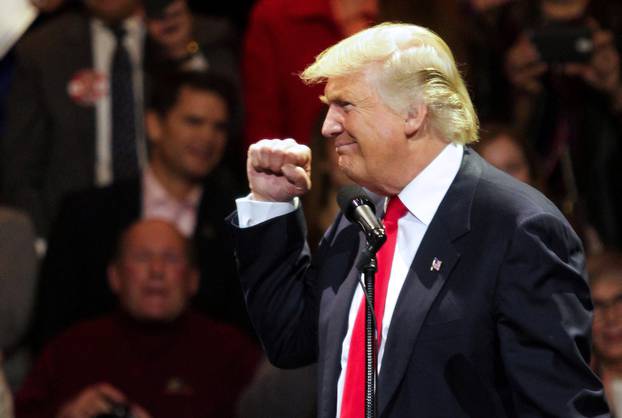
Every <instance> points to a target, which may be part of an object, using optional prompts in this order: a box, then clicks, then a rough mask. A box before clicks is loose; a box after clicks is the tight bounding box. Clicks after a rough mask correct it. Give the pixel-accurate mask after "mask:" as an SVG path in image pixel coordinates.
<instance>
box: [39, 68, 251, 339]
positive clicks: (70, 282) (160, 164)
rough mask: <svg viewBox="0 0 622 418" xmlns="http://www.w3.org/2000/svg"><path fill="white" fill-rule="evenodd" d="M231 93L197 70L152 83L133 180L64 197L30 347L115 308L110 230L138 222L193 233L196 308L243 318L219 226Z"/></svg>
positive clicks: (227, 181) (228, 194) (228, 190)
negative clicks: (109, 272) (161, 222)
mask: <svg viewBox="0 0 622 418" xmlns="http://www.w3.org/2000/svg"><path fill="white" fill-rule="evenodd" d="M230 90H231V89H227V84H226V80H223V79H222V78H220V77H217V76H215V75H209V74H205V73H175V74H171V75H169V76H167V77H165V78H163V79H161V80H159V81H158V82H157V83H156V85H154V90H153V91H154V95H153V97H152V100H151V102H150V104H149V110H148V112H147V114H146V128H147V133H148V136H149V140H150V143H151V146H150V150H151V152H150V160H149V165H148V167H147V168H146V169H145V170H144V171H143V172H142V174H141V176H140V177H137V178H134V179H129V180H125V181H118V182H115V183H114V184H112V185H111V186H108V187H105V188H99V189H91V190H87V191H83V192H78V193H75V194H73V195H70V196H68V197H67V199H65V201H64V202H63V205H62V208H61V211H60V215H59V217H58V219H57V220H56V222H55V224H54V226H53V229H52V233H51V235H50V239H49V246H48V252H47V255H46V257H45V260H44V261H43V265H42V267H41V273H40V279H39V289H38V297H37V302H36V304H35V313H34V315H35V318H34V327H33V330H32V335H33V343H34V346H35V347H36V348H37V350H38V349H39V348H40V347H41V346H42V345H43V344H44V343H45V342H46V341H48V340H49V339H50V338H51V337H53V336H54V335H56V334H57V333H58V332H60V331H62V330H64V329H66V328H67V327H68V326H69V325H71V324H73V323H75V322H77V321H78V320H81V319H86V318H92V317H94V316H97V315H101V314H103V313H105V312H109V311H110V310H111V309H112V308H113V307H114V302H115V297H114V295H113V294H112V293H111V292H110V290H109V288H108V285H107V283H106V267H107V265H108V263H109V261H110V259H111V258H112V256H113V251H114V246H115V242H116V240H117V237H118V235H119V233H120V232H121V231H122V230H124V229H125V228H126V227H127V226H128V225H129V224H131V223H132V222H135V221H136V220H137V219H140V218H154V217H155V218H161V219H166V220H168V221H169V222H172V223H174V224H175V225H176V226H177V228H178V229H179V230H180V231H181V232H182V233H183V234H184V235H185V236H186V237H188V238H191V239H192V242H193V244H194V247H195V251H196V252H197V253H198V254H201V259H200V260H199V271H200V275H201V279H200V282H199V283H200V284H199V290H198V292H197V297H196V300H195V301H196V306H197V308H199V309H200V310H201V311H203V312H206V313H207V314H209V315H210V316H213V317H215V318H217V319H221V320H224V321H226V322H230V323H233V324H235V325H240V326H244V325H245V324H247V323H248V320H247V319H246V318H247V315H246V309H245V307H244V301H243V299H242V293H241V290H240V285H239V282H238V280H237V276H236V273H235V263H234V259H233V250H232V246H231V244H230V243H229V240H228V237H229V233H228V231H226V226H225V224H224V222H223V219H224V217H225V216H226V214H227V213H228V211H229V210H230V209H231V208H232V206H233V205H232V196H234V194H235V193H236V188H237V186H236V182H234V181H231V176H230V175H229V173H228V172H226V167H225V166H223V164H221V160H222V156H223V153H224V152H225V149H226V147H227V143H228V140H229V130H228V127H229V122H230V115H231V113H232V112H233V110H231V109H232V108H233V104H232V103H233V99H232V98H231V97H232V93H231V91H230Z"/></svg>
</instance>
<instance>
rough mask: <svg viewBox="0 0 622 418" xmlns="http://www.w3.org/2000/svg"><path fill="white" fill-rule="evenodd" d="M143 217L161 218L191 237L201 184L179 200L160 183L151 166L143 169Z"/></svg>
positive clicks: (195, 220) (195, 221)
mask: <svg viewBox="0 0 622 418" xmlns="http://www.w3.org/2000/svg"><path fill="white" fill-rule="evenodd" d="M142 181H143V202H142V203H143V214H142V217H143V219H152V218H157V219H163V220H166V221H168V222H170V223H172V224H174V225H175V226H177V228H178V229H179V231H180V232H181V233H182V234H183V235H184V236H186V237H191V236H192V235H193V233H194V230H195V227H196V223H197V210H198V207H199V202H200V200H201V186H196V187H195V188H193V189H192V190H191V191H190V193H188V195H187V196H186V197H185V198H184V199H183V200H179V199H177V198H176V197H174V196H171V194H170V193H169V192H168V191H167V190H166V189H165V188H164V187H163V186H162V185H161V184H160V182H159V181H158V179H157V178H156V176H155V175H154V174H153V171H152V170H151V168H149V167H147V169H145V170H144V171H143V179H142Z"/></svg>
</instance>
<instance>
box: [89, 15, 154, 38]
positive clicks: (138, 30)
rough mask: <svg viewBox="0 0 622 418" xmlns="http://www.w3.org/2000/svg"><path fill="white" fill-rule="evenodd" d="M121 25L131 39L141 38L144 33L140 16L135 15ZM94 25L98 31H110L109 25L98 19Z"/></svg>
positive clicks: (94, 19)
mask: <svg viewBox="0 0 622 418" xmlns="http://www.w3.org/2000/svg"><path fill="white" fill-rule="evenodd" d="M121 24H122V25H123V27H124V28H125V30H127V33H128V36H130V37H135V36H137V37H141V36H142V35H143V33H144V25H143V20H142V18H141V17H140V16H139V15H136V14H134V15H132V16H130V17H128V18H127V19H125V20H124V21H123V22H122V23H121ZM93 25H94V26H95V28H96V29H97V30H102V29H103V30H107V31H109V30H110V28H109V27H108V25H107V24H106V23H104V21H103V20H101V19H98V18H93Z"/></svg>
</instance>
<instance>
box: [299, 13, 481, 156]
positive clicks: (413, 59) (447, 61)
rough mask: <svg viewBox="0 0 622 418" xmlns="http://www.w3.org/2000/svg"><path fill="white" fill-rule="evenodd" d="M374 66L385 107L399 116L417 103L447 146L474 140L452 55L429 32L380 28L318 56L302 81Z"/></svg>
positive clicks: (474, 123)
mask: <svg viewBox="0 0 622 418" xmlns="http://www.w3.org/2000/svg"><path fill="white" fill-rule="evenodd" d="M372 66H377V71H376V72H375V73H374V74H375V76H376V77H375V81H376V84H377V91H378V94H379V95H380V97H381V98H382V99H383V100H384V102H385V103H386V104H387V105H388V106H389V107H391V108H392V109H393V110H395V111H397V112H405V111H408V109H409V108H410V107H411V106H412V105H413V104H415V103H423V104H425V105H426V106H427V108H428V115H429V123H430V126H431V127H432V129H434V130H435V131H436V132H438V133H440V134H441V135H442V136H443V137H444V138H446V139H447V140H449V141H452V142H457V143H462V144H466V143H469V142H473V141H477V138H478V127H479V122H478V118H477V115H476V113H475V109H474V108H473V103H472V102H471V98H470V97H469V93H468V92H467V89H466V86H465V84H464V81H463V79H462V76H461V75H460V73H459V71H458V69H457V67H456V62H455V60H454V57H453V54H452V53H451V50H450V49H449V47H448V46H447V44H446V43H445V42H444V41H443V40H442V39H441V38H440V37H439V36H438V35H437V34H435V33H434V32H432V31H431V30H429V29H427V28H424V27H421V26H417V25H411V24H404V23H382V24H379V25H376V26H374V27H371V28H369V29H366V30H363V31H361V32H358V33H356V34H354V35H352V36H350V37H349V38H346V39H344V40H342V41H341V42H339V43H337V44H336V45H333V46H332V47H330V48H328V49H326V50H325V51H323V52H322V53H320V54H319V55H318V56H317V57H316V59H315V62H314V63H313V64H311V65H310V66H309V67H307V69H306V70H304V72H303V73H302V74H301V75H300V78H301V79H302V80H303V81H304V82H305V83H307V84H312V83H322V82H325V81H326V80H328V79H329V78H336V77H343V76H347V75H351V74H355V73H358V72H361V71H363V70H365V69H367V68H370V67H372Z"/></svg>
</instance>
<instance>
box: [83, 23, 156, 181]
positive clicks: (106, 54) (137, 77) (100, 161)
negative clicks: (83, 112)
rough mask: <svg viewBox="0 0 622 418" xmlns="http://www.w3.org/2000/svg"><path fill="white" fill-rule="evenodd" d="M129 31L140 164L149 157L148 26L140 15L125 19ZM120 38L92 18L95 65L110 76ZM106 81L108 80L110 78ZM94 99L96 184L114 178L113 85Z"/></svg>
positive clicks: (125, 25) (128, 43)
mask: <svg viewBox="0 0 622 418" xmlns="http://www.w3.org/2000/svg"><path fill="white" fill-rule="evenodd" d="M123 26H124V27H125V29H126V31H127V33H126V35H125V39H124V44H125V47H126V48H127V51H128V54H129V56H130V61H131V63H132V86H133V90H134V115H135V123H136V147H137V150H136V151H137V156H138V165H139V167H144V165H145V164H144V163H145V161H146V157H147V155H146V145H145V134H144V128H143V73H142V61H143V47H144V38H145V28H144V25H143V23H142V19H141V18H140V17H139V16H133V17H131V18H129V19H126V20H125V21H124V22H123ZM116 44H117V41H116V39H115V36H114V34H113V33H112V31H111V30H110V29H109V28H108V27H107V26H106V25H105V24H104V22H102V21H101V20H99V19H92V20H91V51H93V68H94V69H95V71H96V72H97V73H99V74H101V75H103V76H104V78H105V79H106V80H107V81H108V80H109V79H110V66H111V65H112V56H113V54H114V51H115V47H116ZM106 84H109V83H108V82H107V83H106ZM106 91H107V94H104V95H103V96H102V97H100V98H99V99H98V100H97V101H96V102H95V131H96V132H95V138H96V139H95V184H96V185H97V186H106V185H108V184H110V183H112V181H113V180H114V179H113V178H112V120H111V118H112V108H111V103H110V89H109V88H107V89H106Z"/></svg>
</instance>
